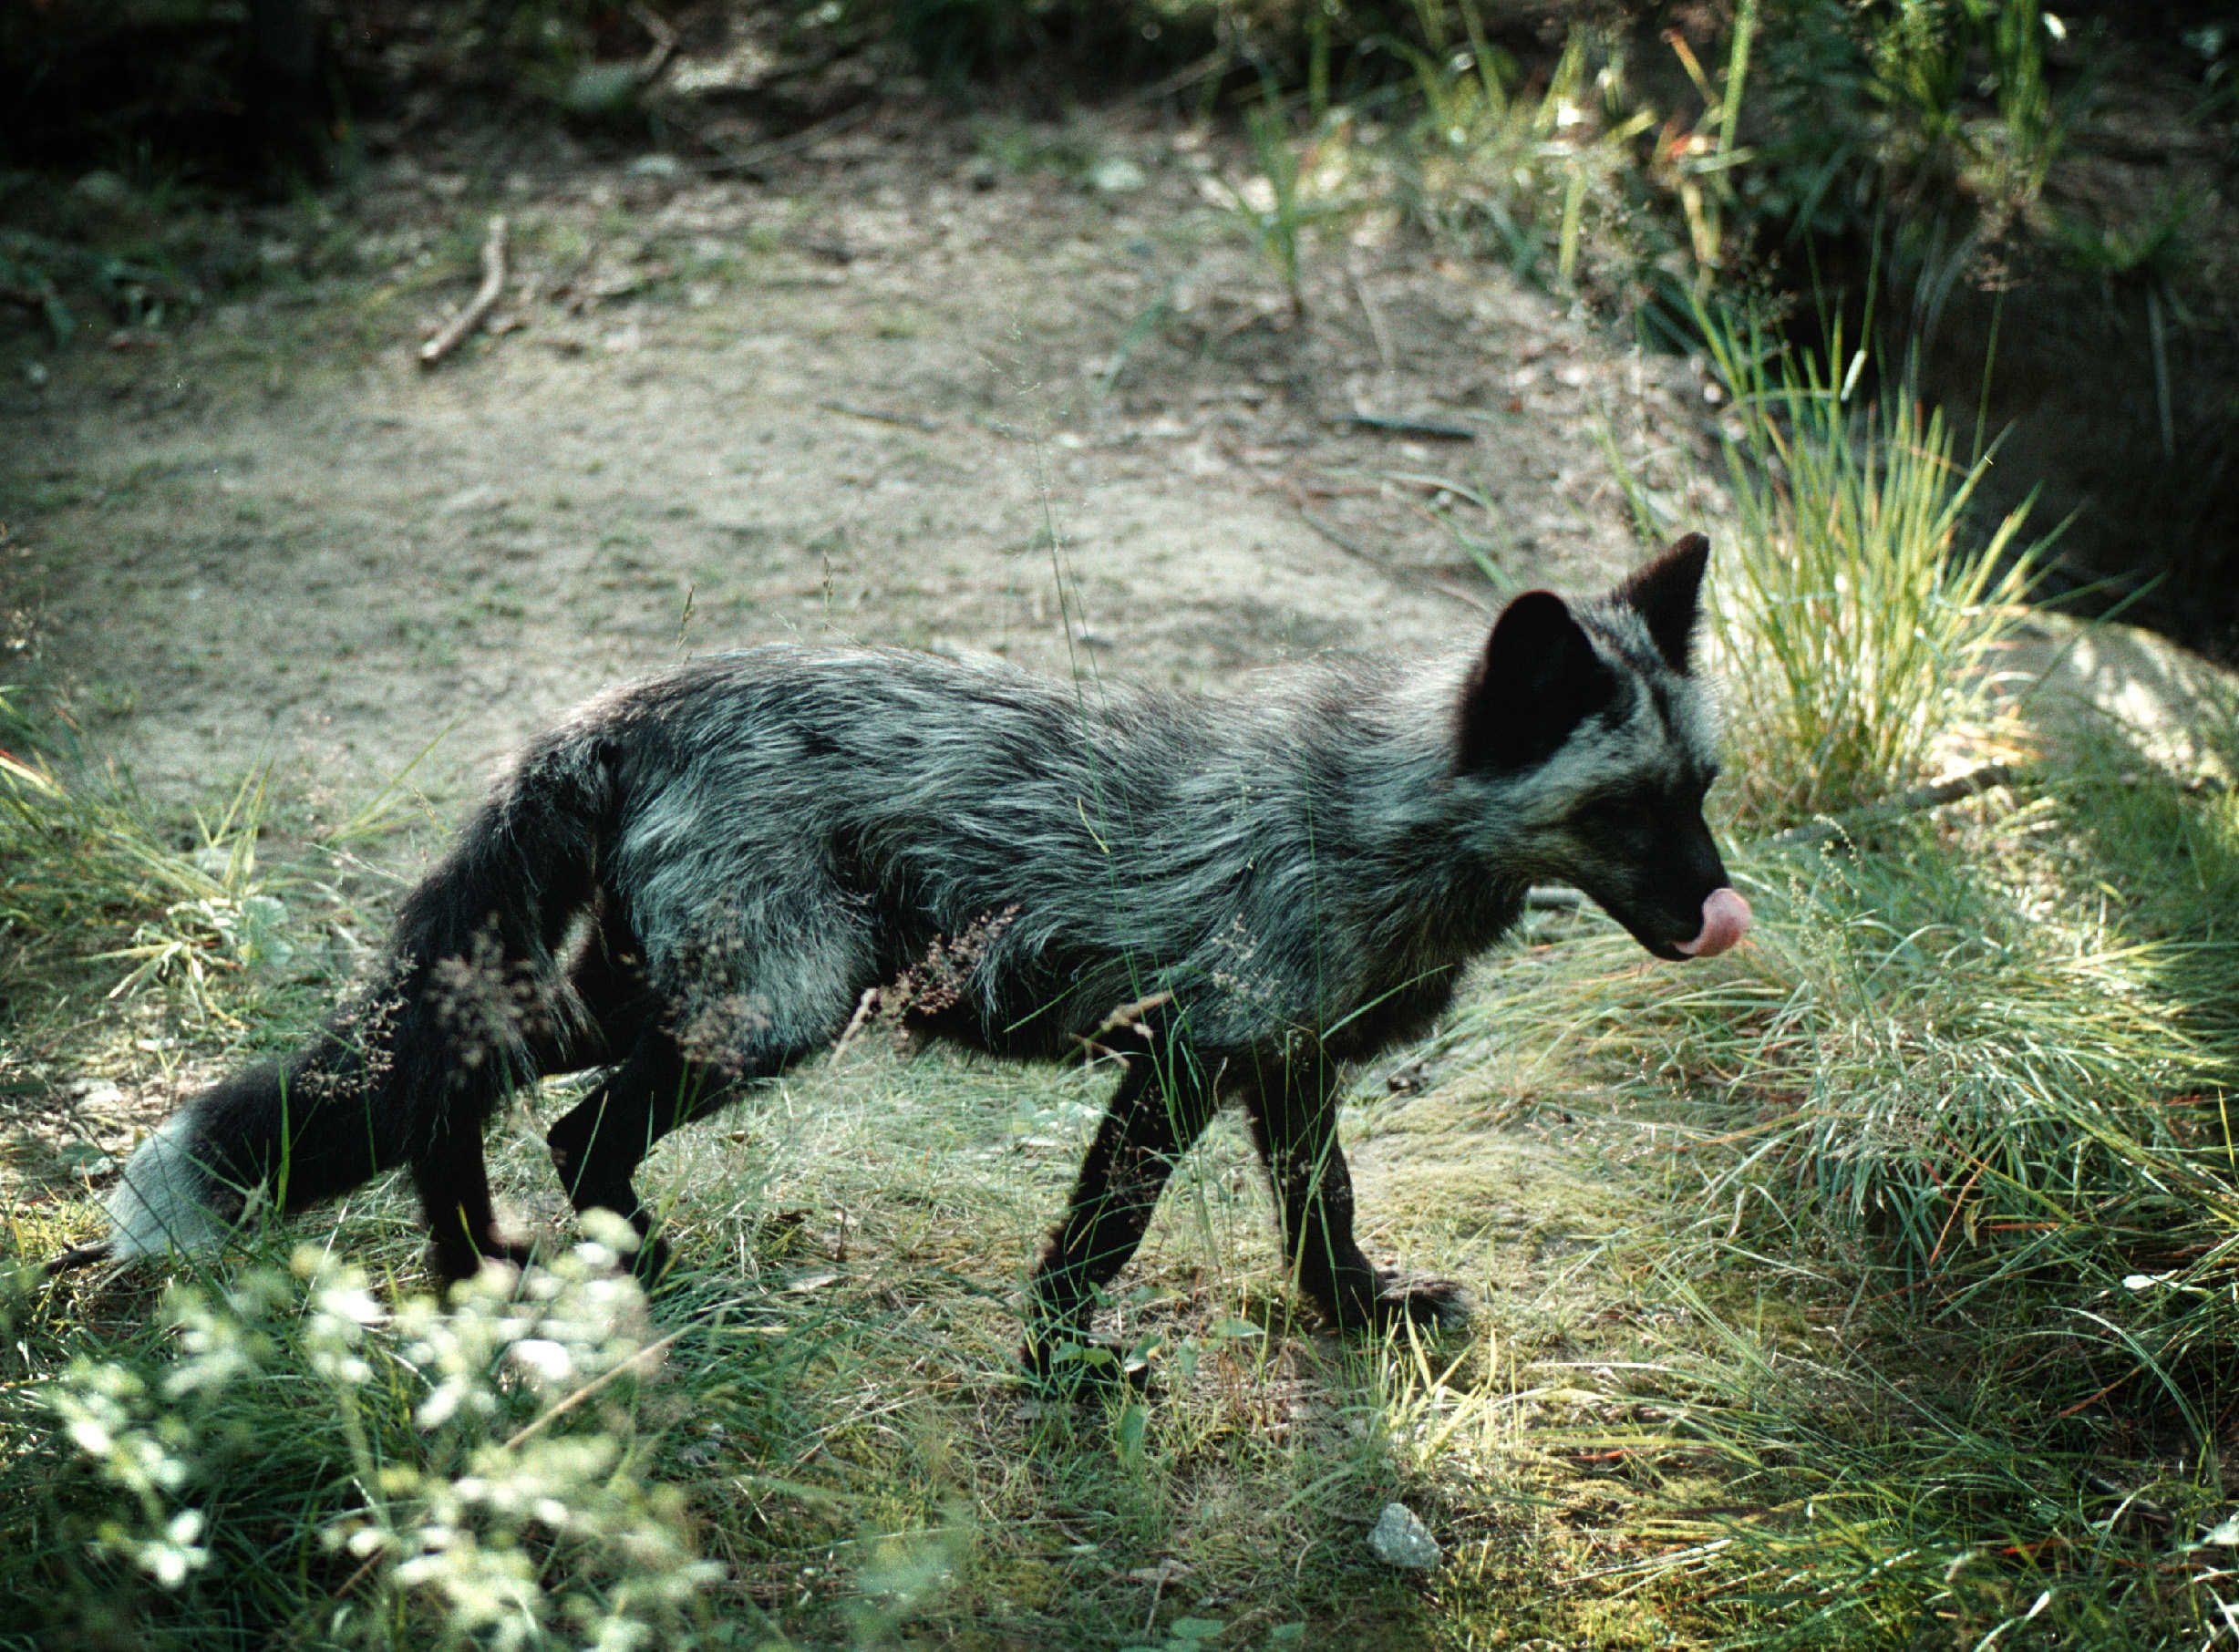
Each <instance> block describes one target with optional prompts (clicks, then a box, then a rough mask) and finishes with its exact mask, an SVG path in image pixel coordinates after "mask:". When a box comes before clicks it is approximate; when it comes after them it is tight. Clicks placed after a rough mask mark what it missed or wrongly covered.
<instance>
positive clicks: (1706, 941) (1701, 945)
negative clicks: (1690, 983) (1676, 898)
mask: <svg viewBox="0 0 2239 1652" xmlns="http://www.w3.org/2000/svg"><path fill="white" fill-rule="evenodd" d="M1745 934H1749V903H1748V902H1747V901H1745V900H1743V899H1742V898H1741V895H1740V893H1739V891H1736V890H1732V889H1723V888H1721V889H1714V890H1712V891H1711V892H1710V893H1708V894H1707V895H1705V896H1704V897H1703V928H1702V933H1701V934H1698V935H1697V936H1696V937H1695V938H1694V939H1693V940H1692V941H1681V942H1679V943H1677V945H1678V948H1679V950H1680V951H1681V952H1683V953H1685V954H1687V956H1688V957H1690V958H1715V957H1717V956H1718V954H1720V953H1722V952H1724V951H1725V950H1726V949H1727V948H1728V947H1729V946H1731V945H1733V944H1734V943H1735V942H1737V941H1739V940H1740V939H1741V937H1742V936H1743V935H1745Z"/></svg>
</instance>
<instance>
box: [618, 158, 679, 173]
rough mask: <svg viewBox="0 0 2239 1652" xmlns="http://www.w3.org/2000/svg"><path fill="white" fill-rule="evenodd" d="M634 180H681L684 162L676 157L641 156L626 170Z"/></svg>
mask: <svg viewBox="0 0 2239 1652" xmlns="http://www.w3.org/2000/svg"><path fill="white" fill-rule="evenodd" d="M624 170H627V171H628V173H629V174H630V176H631V177H633V178H660V179H669V178H681V177H683V176H684V162H682V161H681V160H677V159H676V156H674V155H663V154H657V153H656V154H652V155H640V156H639V157H638V158H637V159H636V160H633V161H631V162H630V164H629V166H628V167H627V168H625V169H624Z"/></svg>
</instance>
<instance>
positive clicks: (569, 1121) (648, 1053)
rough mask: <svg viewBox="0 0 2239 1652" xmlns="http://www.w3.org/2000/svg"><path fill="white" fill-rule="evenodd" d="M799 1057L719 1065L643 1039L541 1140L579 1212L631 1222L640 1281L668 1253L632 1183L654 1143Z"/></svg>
mask: <svg viewBox="0 0 2239 1652" xmlns="http://www.w3.org/2000/svg"><path fill="white" fill-rule="evenodd" d="M798 1054H800V1051H797V1050H793V1049H789V1048H782V1047H768V1046H766V1047H764V1048H761V1049H760V1050H758V1051H756V1052H755V1053H754V1054H753V1055H752V1056H751V1057H748V1056H746V1055H744V1054H743V1053H742V1054H739V1055H737V1056H734V1057H731V1058H727V1059H725V1060H724V1061H723V1062H721V1063H720V1064H712V1063H707V1062H699V1061H695V1060H693V1059H692V1058H689V1057H688V1056H686V1054H685V1052H684V1051H683V1049H682V1048H679V1047H678V1045H677V1043H676V1039H675V1038H673V1037H672V1036H670V1034H669V1033H668V1032H667V1031H666V1029H664V1028H662V1027H647V1028H645V1030H644V1031H643V1032H642V1033H640V1035H639V1037H638V1039H637V1044H636V1047H635V1048H633V1049H632V1050H631V1052H630V1056H629V1058H628V1059H627V1060H625V1061H624V1062H623V1064H622V1065H621V1066H620V1067H618V1068H616V1069H614V1071H613V1072H611V1073H609V1074H607V1076H606V1077H605V1078H604V1079H601V1080H600V1081H599V1085H598V1088H597V1089H593V1091H592V1092H591V1093H590V1094H589V1095H588V1096H585V1097H584V1098H583V1100H582V1101H580V1102H578V1103H577V1104H576V1105H575V1107H574V1108H573V1110H571V1111H569V1112H568V1113H567V1114H566V1115H565V1116H564V1117H562V1119H561V1120H560V1121H559V1122H558V1123H557V1124H555V1125H553V1126H552V1129H551V1131H548V1132H547V1133H546V1135H545V1138H544V1141H545V1145H546V1146H548V1147H549V1148H551V1149H552V1166H553V1168H554V1169H555V1170H557V1171H558V1172H560V1184H561V1185H562V1187H564V1188H565V1189H566V1190H567V1194H568V1199H569V1202H570V1203H573V1205H574V1206H575V1208H576V1209H577V1210H579V1211H587V1210H590V1209H593V1207H596V1208H598V1209H602V1210H610V1211H613V1212H614V1213H617V1214H619V1215H622V1216H626V1217H627V1218H629V1222H630V1225H631V1226H633V1227H635V1229H636V1230H637V1233H638V1237H639V1239H640V1240H641V1241H642V1244H640V1246H639V1248H638V1253H637V1259H636V1261H635V1264H634V1265H633V1266H634V1268H635V1272H636V1273H637V1275H638V1276H639V1277H640V1278H642V1279H646V1280H654V1279H658V1278H659V1277H660V1276H661V1275H662V1274H663V1273H664V1272H666V1270H667V1267H668V1247H667V1246H666V1244H663V1243H662V1242H661V1239H660V1237H659V1235H657V1234H655V1233H654V1231H653V1217H652V1215H651V1213H648V1212H647V1211H646V1209H645V1202H644V1201H643V1200H641V1199H640V1198H639V1197H638V1195H637V1189H636V1187H635V1185H634V1183H633V1180H632V1179H633V1178H634V1177H635V1175H636V1173H637V1167H638V1166H639V1165H640V1164H641V1163H643V1162H645V1155H646V1154H647V1153H648V1152H650V1151H652V1150H653V1145H654V1143H655V1142H656V1141H659V1140H660V1139H661V1138H662V1137H663V1136H666V1135H667V1134H668V1132H669V1131H672V1130H674V1129H676V1126H677V1125H678V1124H681V1123H683V1122H684V1121H685V1120H687V1119H691V1118H694V1117H696V1115H698V1114H701V1113H705V1112H708V1111H711V1110H714V1109H715V1108H717V1107H720V1106H721V1105H723V1103H725V1102H726V1101H727V1100H731V1099H732V1098H733V1097H734V1096H736V1095H737V1094H738V1092H739V1091H740V1090H741V1089H745V1088H746V1087H748V1085H750V1084H752V1083H754V1082H756V1081H757V1080H758V1079H766V1078H769V1077H770V1076H771V1075H772V1074H775V1073H776V1072H778V1071H779V1069H782V1068H783V1067H784V1066H785V1065H786V1063H787V1062H789V1061H790V1060H791V1059H793V1058H794V1057H795V1056H796V1055H798Z"/></svg>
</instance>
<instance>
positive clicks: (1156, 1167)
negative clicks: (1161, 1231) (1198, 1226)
mask: <svg viewBox="0 0 2239 1652" xmlns="http://www.w3.org/2000/svg"><path fill="white" fill-rule="evenodd" d="M1166 1065H1167V1063H1165V1062H1162V1061H1161V1060H1160V1059H1158V1058H1155V1057H1154V1056H1153V1055H1152V1054H1151V1053H1150V1051H1149V1050H1148V1049H1146V1050H1143V1051H1141V1052H1140V1053H1137V1054H1134V1055H1131V1056H1130V1057H1129V1058H1128V1063H1127V1072H1126V1075H1125V1076H1124V1077H1123V1078H1122V1079H1120V1080H1119V1089H1118V1090H1117V1091H1116V1092H1115V1093H1114V1094H1113V1096H1112V1099H1111V1105H1110V1106H1109V1108H1108V1109H1106V1110H1105V1113H1104V1120H1103V1122H1102V1123H1101V1124H1099V1126H1098V1127H1097V1132H1096V1140H1095V1141H1092V1142H1090V1143H1089V1151H1088V1154H1087V1155H1086V1156H1085V1157H1084V1158H1083V1159H1082V1160H1081V1163H1080V1174H1079V1177H1078V1179H1077V1181H1076V1182H1075V1184H1074V1187H1073V1197H1072V1199H1071V1201H1070V1202H1069V1203H1068V1204H1067V1205H1066V1209H1065V1216H1064V1219H1063V1220H1061V1221H1060V1222H1059V1223H1058V1226H1057V1229H1056V1231H1054V1232H1053V1233H1052V1234H1050V1236H1049V1242H1048V1243H1047V1244H1045V1245H1044V1246H1043V1247H1042V1256H1041V1260H1040V1262H1039V1263H1037V1265H1036V1266H1035V1270H1034V1279H1033V1283H1032V1284H1031V1285H1029V1286H1028V1288H1027V1339H1026V1346H1025V1347H1024V1348H1023V1349H1022V1350H1021V1351H1020V1355H1019V1358H1020V1359H1021V1361H1022V1363H1023V1364H1024V1365H1025V1366H1026V1368H1027V1372H1028V1373H1029V1374H1030V1375H1032V1376H1035V1377H1040V1378H1046V1377H1048V1376H1050V1375H1052V1374H1053V1372H1054V1371H1055V1370H1056V1369H1057V1368H1058V1367H1057V1356H1058V1353H1059V1352H1060V1351H1062V1350H1063V1349H1064V1348H1066V1347H1068V1346H1074V1347H1078V1346H1081V1345H1084V1344H1088V1343H1089V1341H1090V1337H1089V1316H1090V1314H1091V1313H1092V1312H1093V1311H1094V1310H1095V1306H1096V1294H1097V1292H1098V1291H1099V1290H1101V1289H1102V1288H1103V1287H1104V1286H1105V1285H1109V1284H1110V1283H1111V1281H1112V1280H1113V1279H1114V1278H1116V1277H1117V1276H1118V1275H1119V1270H1120V1269H1121V1268H1123V1267H1125V1266H1126V1265H1128V1261H1129V1259H1130V1257H1132V1256H1133V1255H1134V1254H1135V1251H1136V1247H1137V1246H1139V1245H1140V1244H1142V1240H1143V1234H1144V1232H1145V1230H1147V1229H1148V1228H1149V1227H1150V1215H1151V1212H1152V1211H1153V1210H1155V1209H1156V1208H1157V1206H1158V1203H1159V1195H1160V1194H1161V1193H1163V1192H1164V1191H1165V1188H1166V1183H1167V1181H1168V1179H1169V1178H1171V1176H1172V1175H1173V1172H1174V1166H1175V1164H1176V1163H1177V1162H1180V1160H1181V1155H1182V1154H1184V1153H1186V1152H1188V1151H1190V1149H1191V1147H1192V1145H1193V1144H1194V1143H1195V1142H1196V1141H1197V1138H1198V1137H1199V1136H1200V1135H1202V1134H1203V1133H1204V1129H1205V1125H1206V1123H1207V1121H1208V1120H1210V1119H1211V1118H1212V1100H1211V1099H1210V1097H1209V1096H1208V1095H1207V1094H1206V1093H1205V1092H1204V1091H1203V1089H1202V1087H1201V1086H1199V1085H1197V1084H1195V1083H1192V1082H1188V1081H1181V1080H1178V1079H1177V1076H1176V1075H1175V1074H1174V1073H1172V1072H1171V1071H1162V1070H1161V1068H1162V1067H1164V1066H1166Z"/></svg>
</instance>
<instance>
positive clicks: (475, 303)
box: [419, 212, 505, 367]
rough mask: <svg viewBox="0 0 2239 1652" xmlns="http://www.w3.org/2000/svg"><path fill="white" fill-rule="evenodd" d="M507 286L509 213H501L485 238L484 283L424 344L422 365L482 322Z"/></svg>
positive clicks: (436, 359)
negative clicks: (507, 214)
mask: <svg viewBox="0 0 2239 1652" xmlns="http://www.w3.org/2000/svg"><path fill="white" fill-rule="evenodd" d="M504 290H505V214H504V213H502V212H500V213H498V214H497V215H496V216H495V217H493V218H492V219H490V233H489V234H488V235H486V236H484V237H483V239H482V284H481V287H480V289H479V290H478V291H477V292H476V293H475V294H474V296H473V297H472V298H470V299H469V300H468V301H467V307H466V308H465V309H463V310H461V311H459V314H458V315H454V316H452V317H451V319H450V321H449V324H448V325H445V327H444V328H443V330H442V331H441V332H439V333H438V334H437V335H436V336H434V337H433V338H431V339H429V340H428V342H427V343H426V344H424V345H422V346H420V353H419V359H420V366H421V367H434V366H435V365H436V363H438V362H439V361H441V360H442V359H443V358H444V357H445V356H449V354H450V353H451V352H452V351H453V350H456V349H457V348H458V347H459V344H460V343H461V342H462V341H463V340H464V339H465V338H466V336H467V335H468V334H469V333H471V332H473V331H474V329H475V328H477V327H479V326H480V325H482V317H483V316H485V315H489V314H490V310H491V309H492V307H494V306H495V305H496V304H497V302H498V294H500V293H502V292H503V291H504Z"/></svg>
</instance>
